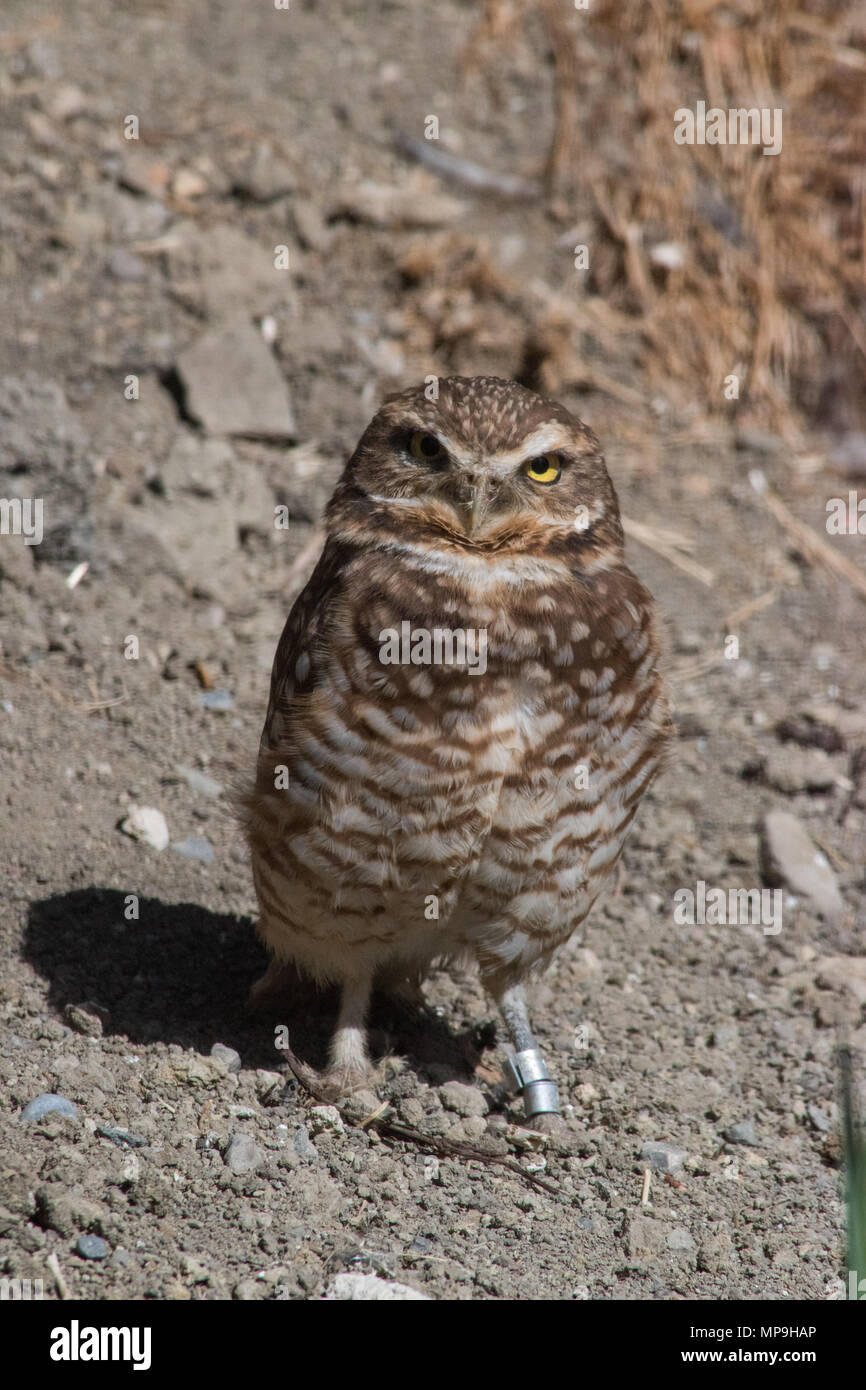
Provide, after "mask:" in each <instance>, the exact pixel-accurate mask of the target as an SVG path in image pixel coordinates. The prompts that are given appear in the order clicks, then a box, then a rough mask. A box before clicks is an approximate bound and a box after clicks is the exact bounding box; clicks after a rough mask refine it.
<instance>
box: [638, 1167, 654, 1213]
mask: <svg viewBox="0 0 866 1390" xmlns="http://www.w3.org/2000/svg"><path fill="white" fill-rule="evenodd" d="M652 1180H653V1175H652V1172H651V1170H650V1169H649V1168H645V1169H644V1175H643V1191H642V1192H641V1194H640V1204H641V1206H642V1207H648V1206H649V1195H650V1183H651V1182H652Z"/></svg>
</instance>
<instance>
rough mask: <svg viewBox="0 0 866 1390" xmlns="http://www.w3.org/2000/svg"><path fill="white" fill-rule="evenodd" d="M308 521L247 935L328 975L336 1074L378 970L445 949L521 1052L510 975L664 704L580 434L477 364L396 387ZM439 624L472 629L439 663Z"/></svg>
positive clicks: (607, 834)
mask: <svg viewBox="0 0 866 1390" xmlns="http://www.w3.org/2000/svg"><path fill="white" fill-rule="evenodd" d="M541 480H543V481H541ZM326 526H327V533H328V539H327V541H326V544H325V548H324V550H323V553H322V556H321V558H320V560H319V563H318V565H317V566H316V569H315V571H314V573H313V575H312V577H311V578H310V581H309V583H308V584H307V586H306V588H305V589H304V591H303V593H302V594H301V595H300V597H299V598H298V600H297V602H296V603H295V605H294V608H293V609H292V612H291V613H290V615H289V618H288V621H287V623H286V626H285V630H284V632H283V635H282V638H281V640H280V643H279V647H278V649H277V653H276V657H275V660H274V667H273V673H272V678H271V690H270V702H269V707H268V712H267V717H266V720H265V726H264V731H263V735H262V743H261V749H260V753H259V760H258V766H257V772H256V779H255V786H254V788H253V789H252V790H251V792H250V794H249V796H248V798H247V800H246V825H247V832H248V837H249V842H250V847H251V851H252V864H253V875H254V879H255V885H256V890H257V894H258V898H259V904H260V909H261V919H260V932H261V935H262V937H263V939H264V941H265V943H266V944H267V945H268V947H269V948H270V949H271V950H272V951H273V953H274V956H275V959H276V960H277V961H291V962H293V963H294V964H295V965H297V966H299V967H300V968H301V969H302V970H304V971H306V972H308V973H309V974H311V975H312V976H313V977H315V978H316V979H318V980H322V981H325V980H328V981H336V982H337V983H339V984H340V985H341V986H342V990H343V1004H342V1007H341V1013H340V1019H339V1022H338V1025H337V1030H336V1033H335V1037H334V1042H333V1045H332V1080H333V1081H334V1084H335V1087H336V1089H337V1090H340V1089H347V1088H350V1087H351V1086H353V1085H357V1084H359V1082H360V1081H361V1080H362V1079H363V1078H364V1077H365V1076H366V1074H367V1067H368V1063H367V1052H366V1045H365V1017H366V1009H367V1004H368V1001H369V994H370V989H371V987H372V985H373V983H374V982H376V981H385V982H389V983H398V982H399V981H400V980H401V979H413V978H418V977H420V976H423V974H424V973H425V972H426V971H428V970H429V969H430V968H431V967H432V966H433V965H434V964H435V963H436V962H441V961H446V960H448V959H450V958H454V957H456V956H468V957H472V958H474V959H475V960H476V961H477V963H478V966H479V968H480V971H481V976H482V979H483V981H484V983H485V985H486V986H487V987H488V989H489V990H490V992H491V994H492V995H493V997H494V998H495V999H496V1000H497V1001H499V1002H500V1003H502V1004H503V1006H504V1008H505V1013H506V1017H507V1018H508V1020H509V1023H510V1024H511V1025H512V1031H513V1032H514V1035H515V1040H516V1043H517V1046H518V1050H520V1048H521V1047H522V1046H525V1045H526V1038H527V1037H529V1036H530V1034H529V1030H528V1021H527V1019H526V1015H525V1008H524V1006H523V1002H522V996H521V994H520V987H521V985H522V982H523V981H524V980H525V978H526V977H527V976H528V975H529V974H530V973H531V972H533V971H535V970H538V969H541V968H543V967H544V966H545V965H546V964H547V963H548V962H549V961H550V959H551V958H552V956H553V954H554V952H555V951H556V950H557V948H558V947H560V946H562V945H563V943H564V942H566V941H567V940H568V938H569V936H570V935H571V933H572V932H573V931H574V930H575V928H576V927H577V926H578V925H579V923H580V922H581V921H582V920H583V919H584V917H585V916H586V914H587V912H588V911H589V909H590V908H591V906H592V904H593V902H594V901H595V899H596V898H597V897H598V894H599V893H600V892H601V891H602V889H603V888H604V886H605V883H606V882H607V881H608V879H609V878H610V875H611V874H612V872H613V870H614V868H615V866H616V863H617V861H618V858H619V854H620V851H621V849H622V845H623V841H624V839H625V836H626V833H627V831H628V828H629V826H630V824H631V822H632V818H633V816H634V814H635V811H636V809H637V806H638V803H639V801H640V799H641V797H642V795H643V793H644V792H645V791H646V789H647V787H648V786H649V785H650V783H651V782H652V780H653V777H654V776H655V775H656V773H657V771H658V770H659V767H660V766H661V764H662V761H663V757H664V752H665V748H666V744H667V741H668V737H669V716H668V709H667V703H666V699H665V694H664V689H663V685H662V680H661V677H660V675H659V671H658V666H657V658H658V644H657V639H656V632H655V625H654V619H653V603H652V599H651V597H650V595H649V594H648V592H647V590H646V589H645V588H644V587H643V586H642V585H641V584H640V583H639V581H638V580H637V579H636V578H635V576H634V575H633V574H632V573H631V571H630V570H629V569H628V567H627V566H626V564H625V561H624V558H623V533H622V526H621V523H620V518H619V508H618V504H617V499H616V494H615V492H614V489H613V485H612V483H611V481H610V478H609V476H608V473H607V470H606V468H605V465H604V460H603V458H602V455H601V452H600V448H599V445H598V441H597V440H596V439H595V437H594V435H593V434H592V432H591V431H590V430H588V429H587V428H586V426H585V425H583V424H582V423H581V422H580V421H579V420H577V419H575V417H573V416H572V415H571V414H569V412H568V411H566V410H565V409H564V408H563V407H562V406H561V405H559V404H557V403H555V402H553V401H548V400H545V399H543V398H542V397H540V396H537V395H535V394H534V393H533V392H531V391H528V390H525V389H524V388H522V387H520V386H517V385H515V384H514V383H511V382H506V381H499V380H497V379H494V378H487V377H476V378H462V377H453V378H449V379H442V380H440V381H439V382H438V399H435V400H428V399H427V397H426V396H425V393H424V390H423V389H422V388H417V389H413V390H409V391H404V392H401V393H400V394H399V395H396V396H393V397H391V398H389V399H388V400H387V401H386V402H385V404H384V405H383V406H382V408H381V409H380V411H379V412H378V413H377V415H376V416H375V417H374V419H373V421H372V422H371V424H370V425H369V426H368V428H367V430H366V431H365V432H364V434H363V436H362V438H361V440H360V442H359V444H358V446H357V449H356V450H355V453H354V454H353V455H352V458H351V459H350V460H349V463H348V464H347V466H346V469H345V471H344V473H343V475H342V477H341V479H340V481H339V483H338V485H337V488H336V490H335V492H334V495H333V497H332V499H331V501H330V503H329V505H328V509H327V513H326ZM407 625H408V626H407ZM437 631H438V632H440V633H448V632H450V633H452V634H456V633H460V632H462V633H463V634H464V636H465V638H466V642H467V645H466V646H465V649H461V648H460V646H459V640H458V639H457V638H456V637H452V639H451V650H450V655H451V658H452V659H451V661H450V662H449V661H448V660H447V659H444V660H443V661H442V662H441V663H439V664H437V662H436V661H435V660H433V659H431V656H432V654H434V653H435V649H433V648H431V649H430V650H429V651H428V648H426V647H425V645H424V643H425V640H426V639H424V638H423V636H421V637H417V636H416V635H417V634H424V633H428V634H430V633H436V632H437ZM482 633H483V634H484V638H483V642H482V638H481V634H482ZM389 634H391V635H392V636H391V637H389ZM469 634H475V636H474V637H473V638H470V637H469ZM395 635H396V639H397V640H396V644H395V643H394V640H393V637H394V636H395ZM416 640H417V644H418V645H417V646H415V647H413V645H412V643H413V642H415V641H416ZM389 641H391V643H392V645H391V646H390V647H389V646H388V642H389ZM442 641H443V644H444V645H443V648H442V653H441V654H442V655H443V656H444V657H446V658H447V655H448V654H449V644H448V639H447V638H443V639H442ZM482 645H483V646H484V651H483V660H482V651H481V649H482ZM413 651H414V653H415V655H416V656H418V658H419V660H416V661H413V660H412V659H411V657H412V654H413ZM395 655H396V657H397V659H396V660H395V659H394V657H395ZM407 656H408V657H409V658H410V659H409V660H408V661H406V660H405V658H406V657H407ZM383 658H385V659H383ZM400 658H404V660H401V659H400ZM515 1018H516V1020H517V1021H516V1023H515ZM521 1038H522V1039H523V1041H522V1042H521V1041H520V1039H521ZM533 1046H534V1042H533Z"/></svg>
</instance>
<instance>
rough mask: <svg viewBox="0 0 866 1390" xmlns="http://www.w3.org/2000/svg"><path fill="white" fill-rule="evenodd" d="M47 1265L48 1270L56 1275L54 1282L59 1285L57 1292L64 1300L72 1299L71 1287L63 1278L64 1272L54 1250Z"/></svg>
mask: <svg viewBox="0 0 866 1390" xmlns="http://www.w3.org/2000/svg"><path fill="white" fill-rule="evenodd" d="M45 1263H46V1264H47V1265H48V1268H49V1269H50V1270H51V1273H52V1274H53V1275H54V1282H55V1284H56V1285H57V1292H58V1294H59V1295H60V1297H61V1298H63V1299H67V1298H71V1297H72V1290H71V1289H70V1287H69V1285H68V1284H67V1282H66V1280H65V1279H64V1277H63V1271H62V1269H61V1268H60V1261H59V1260H58V1258H57V1256H56V1255H55V1253H54V1251H53V1250H52V1252H51V1254H50V1255H49V1256H48V1259H47V1260H46V1262H45Z"/></svg>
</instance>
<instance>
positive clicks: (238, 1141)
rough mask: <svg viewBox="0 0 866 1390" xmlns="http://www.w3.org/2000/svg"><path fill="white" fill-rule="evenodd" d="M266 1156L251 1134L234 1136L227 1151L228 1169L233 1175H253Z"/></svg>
mask: <svg viewBox="0 0 866 1390" xmlns="http://www.w3.org/2000/svg"><path fill="white" fill-rule="evenodd" d="M263 1159H264V1154H263V1153H262V1151H261V1149H260V1148H259V1146H258V1144H257V1143H256V1141H255V1139H253V1138H252V1136H251V1135H249V1134H233V1135H232V1137H231V1139H230V1140H229V1142H228V1146H227V1148H226V1151H225V1161H226V1167H227V1168H231V1170H232V1172H233V1173H252V1172H254V1171H255V1169H256V1168H258V1167H259V1165H260V1164H261V1162H262V1161H263Z"/></svg>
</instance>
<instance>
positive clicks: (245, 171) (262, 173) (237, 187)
mask: <svg viewBox="0 0 866 1390" xmlns="http://www.w3.org/2000/svg"><path fill="white" fill-rule="evenodd" d="M295 184H296V179H295V175H294V173H293V171H292V169H291V168H290V167H289V165H288V164H287V163H286V161H285V160H284V159H280V157H279V155H275V154H274V151H273V148H272V147H271V146H270V145H269V144H268V143H267V141H265V140H263V141H262V142H261V143H260V144H259V145H257V146H256V148H255V150H254V151H253V152H252V154H251V155H250V156H249V158H248V159H247V160H246V162H245V164H244V165H243V167H242V168H241V170H240V172H239V174H238V175H237V177H236V178H235V181H234V185H233V188H232V192H234V193H239V194H240V195H241V196H242V197H244V198H249V199H251V200H252V201H253V202H255V203H272V202H274V201H275V199H277V198H282V197H284V196H285V194H286V193H291V192H292V190H293V189H294V187H295Z"/></svg>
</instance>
